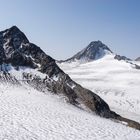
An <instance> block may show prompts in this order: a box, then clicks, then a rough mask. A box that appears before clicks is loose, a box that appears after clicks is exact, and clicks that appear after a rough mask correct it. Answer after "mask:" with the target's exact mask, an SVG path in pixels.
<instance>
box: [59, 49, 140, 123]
mask: <svg viewBox="0 0 140 140" xmlns="http://www.w3.org/2000/svg"><path fill="white" fill-rule="evenodd" d="M95 50H96V47H95ZM108 50H110V49H108ZM93 52H94V51H93ZM110 52H112V51H110ZM118 56H120V55H115V54H114V53H107V54H105V55H104V57H101V58H100V59H97V60H92V61H90V62H86V63H81V61H80V60H76V61H72V62H71V63H70V62H67V61H64V62H63V63H58V65H59V66H60V67H61V68H62V69H63V70H64V71H65V72H66V73H67V74H69V75H70V77H71V78H72V79H73V80H75V81H76V82H77V83H79V84H81V85H82V86H83V87H85V88H87V89H90V90H92V91H93V92H95V93H97V94H98V95H99V96H100V97H102V98H103V99H104V100H105V101H106V102H107V103H108V104H109V106H110V107H111V109H113V110H115V111H116V112H118V113H120V114H121V115H123V116H127V117H128V118H131V119H134V120H136V121H139V122H140V70H139V69H137V67H139V63H138V62H137V63H136V62H135V61H131V59H128V58H127V57H125V56H123V57H118ZM87 57H88V56H87ZM117 57H118V58H123V59H116V58H117Z"/></svg>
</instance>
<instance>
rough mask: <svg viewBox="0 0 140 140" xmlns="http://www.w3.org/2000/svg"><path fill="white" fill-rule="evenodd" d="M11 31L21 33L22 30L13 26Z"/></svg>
mask: <svg viewBox="0 0 140 140" xmlns="http://www.w3.org/2000/svg"><path fill="white" fill-rule="evenodd" d="M9 30H10V31H20V29H19V28H18V27H17V26H15V25H14V26H12V27H11V28H9Z"/></svg>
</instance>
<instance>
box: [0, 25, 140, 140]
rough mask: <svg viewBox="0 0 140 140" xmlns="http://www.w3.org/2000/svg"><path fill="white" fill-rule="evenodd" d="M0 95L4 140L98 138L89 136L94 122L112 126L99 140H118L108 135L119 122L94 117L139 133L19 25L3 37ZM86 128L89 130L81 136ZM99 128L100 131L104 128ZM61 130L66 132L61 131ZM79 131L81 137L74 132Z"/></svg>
mask: <svg viewBox="0 0 140 140" xmlns="http://www.w3.org/2000/svg"><path fill="white" fill-rule="evenodd" d="M0 94H1V95H0V96H1V98H0V100H1V102H0V116H1V117H0V122H1V127H0V131H1V133H0V138H1V139H38V140H39V139H44V140H45V139H65V137H66V138H67V139H85V135H87V139H92V138H94V137H95V139H96V138H100V136H92V134H93V133H92V131H91V130H95V129H96V127H95V126H94V125H91V124H93V122H94V124H95V121H99V122H98V123H99V124H103V125H104V124H105V123H106V122H107V123H108V124H107V126H111V128H110V129H109V130H105V131H106V134H104V132H103V134H101V135H102V137H103V138H101V139H104V137H108V139H111V138H112V137H114V135H113V136H110V135H108V134H109V131H110V130H111V129H112V128H114V124H115V123H114V122H111V123H109V122H110V120H106V119H103V118H99V117H97V116H96V115H95V114H94V113H96V114H97V115H99V116H101V117H105V118H111V119H112V120H115V121H116V122H121V123H123V124H124V125H127V126H130V127H133V128H136V129H140V124H139V123H137V122H135V121H131V120H129V119H126V118H123V117H121V116H120V115H119V114H116V113H115V112H114V111H111V110H110V108H109V106H108V104H107V103H106V102H105V101H104V100H103V99H102V98H100V97H99V96H98V95H97V94H95V93H94V92H92V91H90V90H88V89H86V88H83V87H82V86H81V85H79V84H77V83H76V82H74V81H73V80H72V79H71V78H70V77H69V76H68V75H67V74H65V73H64V72H63V70H61V69H60V68H59V67H58V65H57V64H56V63H55V60H54V59H53V58H51V57H50V56H48V55H47V54H45V52H43V51H42V50H41V48H39V47H38V46H36V45H35V44H33V43H30V42H29V40H28V39H27V37H26V36H25V34H24V33H23V32H21V31H20V30H19V29H18V28H17V27H16V26H13V27H11V28H9V29H7V30H5V31H2V32H0ZM52 94H57V96H56V95H52ZM58 95H59V96H58ZM55 97H56V100H55ZM53 98H54V99H53ZM59 98H60V99H59ZM61 98H62V99H64V100H66V102H67V103H64V102H63V101H62V100H61ZM68 103H70V104H72V105H73V106H72V105H70V104H68ZM76 107H77V108H76ZM81 108H82V109H83V110H86V111H83V110H81ZM89 112H91V114H89ZM78 113H79V115H78ZM80 114H81V115H80ZM82 114H83V115H82ZM77 115H78V117H77ZM86 115H87V117H86ZM79 116H81V117H80V119H79ZM91 116H93V119H91V118H92V117H91ZM96 118H97V120H96ZM94 119H95V120H94ZM61 120H62V121H63V122H62V123H61ZM68 120H69V121H68ZM86 120H87V121H86ZM93 120H94V121H93ZM104 120H105V121H104ZM73 121H74V122H73ZM84 121H85V122H84ZM90 121H93V122H92V123H91V122H90ZM78 122H79V123H78ZM103 122H104V123H103ZM124 122H125V123H124ZM98 123H97V125H98ZM76 124H77V125H78V126H77V125H76ZM89 124H90V125H89ZM80 125H81V126H80ZM88 125H89V126H88ZM84 126H85V127H87V128H84V130H85V129H86V130H87V131H84V133H82V131H83V129H82V127H84ZM115 126H116V128H118V129H119V130H120V131H121V129H122V130H123V129H124V130H126V132H127V133H131V134H130V135H129V136H131V137H132V136H133V134H134V136H135V137H138V138H139V137H140V135H139V133H140V132H139V131H136V130H135V131H134V130H133V129H131V128H126V127H125V126H122V125H120V124H116V125H115ZM63 127H65V128H66V129H64V128H63ZM97 128H99V132H100V130H101V125H99V126H97ZM59 129H60V130H63V131H62V132H60V131H59ZM77 129H78V130H79V131H78V132H73V131H77ZM66 130H71V131H72V132H71V133H72V135H73V137H72V136H71V135H70V133H68V134H66V132H67V131H66ZM88 131H89V132H88ZM103 131H104V130H103ZM120 131H119V132H120ZM79 133H80V134H81V136H79ZM114 133H115V132H114ZM83 134H85V135H83ZM124 134H126V133H125V132H124ZM124 134H123V135H119V136H118V135H117V132H116V133H115V137H116V138H121V137H125V138H127V136H124ZM97 135H98V134H97ZM116 135H117V136H116ZM88 136H89V137H88Z"/></svg>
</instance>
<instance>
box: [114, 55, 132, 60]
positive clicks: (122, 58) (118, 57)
mask: <svg viewBox="0 0 140 140" xmlns="http://www.w3.org/2000/svg"><path fill="white" fill-rule="evenodd" d="M114 58H115V59H117V60H119V61H120V60H125V61H132V60H131V59H130V58H127V57H125V56H120V55H115V57H114Z"/></svg>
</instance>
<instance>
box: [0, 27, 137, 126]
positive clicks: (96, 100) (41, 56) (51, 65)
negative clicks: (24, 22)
mask: <svg viewBox="0 0 140 140" xmlns="http://www.w3.org/2000/svg"><path fill="white" fill-rule="evenodd" d="M94 44H96V45H97V44H98V45H97V49H96V50H97V51H100V46H102V45H103V44H102V43H101V42H92V43H91V44H90V46H91V45H94ZM103 48H104V50H107V51H108V52H109V53H111V51H110V50H109V49H108V48H107V46H105V45H103V46H102V49H103ZM89 53H90V51H89ZM95 54H96V53H95ZM101 54H103V53H101ZM103 55H104V54H103ZM82 56H83V55H82ZM98 56H101V55H100V54H99V55H98ZM95 57H97V54H96V55H91V57H90V58H91V59H94V58H95ZM0 67H1V69H0V73H1V75H0V80H2V81H3V82H4V81H5V82H10V83H13V84H19V85H20V84H21V85H22V84H23V83H24V82H26V84H28V85H30V86H32V87H34V88H36V89H37V90H41V91H43V92H45V91H46V90H49V91H51V92H53V93H55V94H63V95H64V96H65V97H66V98H67V100H68V101H69V102H70V103H71V104H73V105H75V106H79V105H80V104H84V105H85V106H86V107H87V108H89V109H90V110H92V111H94V112H96V114H98V115H100V116H102V117H106V118H112V119H118V118H121V116H120V115H118V114H116V113H115V112H113V111H111V110H110V108H109V106H108V104H107V103H106V102H105V101H104V100H103V99H101V98H100V97H99V96H98V95H96V94H95V93H93V92H91V91H90V90H88V89H85V88H83V87H82V86H80V85H79V84H77V83H76V82H74V81H73V80H72V79H71V78H70V77H69V76H68V75H67V74H65V73H64V72H63V71H62V70H61V69H60V68H59V67H58V66H57V64H56V63H55V60H54V59H53V58H51V57H50V56H48V55H47V54H45V53H44V52H43V51H42V50H41V49H40V48H39V47H38V46H36V45H35V44H32V43H30V42H29V40H28V39H27V38H26V36H25V35H24V33H23V32H21V31H20V30H19V29H18V28H17V27H16V26H13V27H11V28H10V29H7V30H5V31H2V32H0ZM11 69H14V70H15V71H16V72H18V73H21V75H22V79H18V77H16V75H13V74H12V72H11ZM21 69H22V71H21ZM26 69H31V70H33V72H32V73H30V72H27V71H26ZM42 75H43V77H42ZM119 120H120V119H119ZM130 122H131V121H130ZM137 125H138V126H139V124H137Z"/></svg>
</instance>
